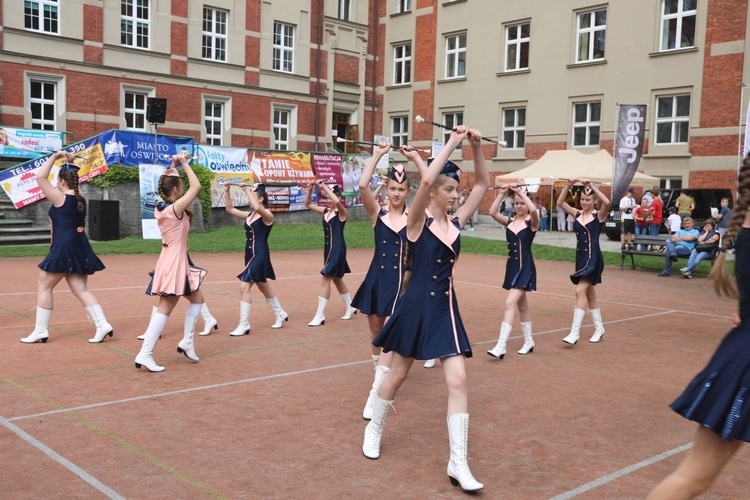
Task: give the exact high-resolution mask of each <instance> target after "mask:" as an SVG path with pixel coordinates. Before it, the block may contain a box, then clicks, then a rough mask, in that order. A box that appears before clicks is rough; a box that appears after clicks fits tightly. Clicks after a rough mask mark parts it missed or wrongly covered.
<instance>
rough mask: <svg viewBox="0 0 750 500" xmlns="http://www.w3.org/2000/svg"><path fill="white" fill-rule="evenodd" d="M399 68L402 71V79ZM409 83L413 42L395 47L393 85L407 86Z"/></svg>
mask: <svg viewBox="0 0 750 500" xmlns="http://www.w3.org/2000/svg"><path fill="white" fill-rule="evenodd" d="M399 51H400V53H399ZM406 52H408V54H406ZM399 68H400V69H401V71H400V74H401V78H400V79H399V77H398V76H399ZM409 83H411V42H407V43H400V44H398V45H394V46H393V85H407V84H409Z"/></svg>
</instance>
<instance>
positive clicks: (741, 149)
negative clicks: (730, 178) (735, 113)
mask: <svg viewBox="0 0 750 500" xmlns="http://www.w3.org/2000/svg"><path fill="white" fill-rule="evenodd" d="M748 85H749V84H747V83H743V84H742V86H741V87H740V123H739V127H738V133H737V136H738V137H737V156H738V157H739V158H738V159H737V175H739V173H740V167H741V166H742V160H743V157H744V156H745V141H743V140H742V118H743V114H744V113H743V111H744V109H745V87H747V86H748ZM745 133H747V130H745Z"/></svg>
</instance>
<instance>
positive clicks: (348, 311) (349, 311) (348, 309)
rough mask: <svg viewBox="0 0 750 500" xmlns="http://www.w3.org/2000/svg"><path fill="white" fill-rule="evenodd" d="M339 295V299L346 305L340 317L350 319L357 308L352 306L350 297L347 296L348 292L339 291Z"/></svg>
mask: <svg viewBox="0 0 750 500" xmlns="http://www.w3.org/2000/svg"><path fill="white" fill-rule="evenodd" d="M339 296H340V297H341V301H342V302H343V303H344V305H345V306H346V312H345V313H344V315H343V316H341V319H352V316H354V315H355V314H357V309H355V308H354V307H352V298H351V297H350V296H349V292H347V293H341V294H339Z"/></svg>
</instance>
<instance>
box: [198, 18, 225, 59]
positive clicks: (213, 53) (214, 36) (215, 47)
mask: <svg viewBox="0 0 750 500" xmlns="http://www.w3.org/2000/svg"><path fill="white" fill-rule="evenodd" d="M201 23H202V24H201V26H202V38H201V57H202V58H203V59H204V60H205V61H216V62H227V46H228V41H229V40H228V36H229V35H228V28H229V11H227V10H224V9H216V8H213V7H203V17H202V20H201ZM207 24H208V26H206V25H207Z"/></svg>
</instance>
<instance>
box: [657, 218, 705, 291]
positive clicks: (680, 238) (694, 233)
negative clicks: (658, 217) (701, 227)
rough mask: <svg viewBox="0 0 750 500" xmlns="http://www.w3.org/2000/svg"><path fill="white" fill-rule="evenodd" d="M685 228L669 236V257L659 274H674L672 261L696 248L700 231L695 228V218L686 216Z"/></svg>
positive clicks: (683, 221) (685, 255) (683, 222)
mask: <svg viewBox="0 0 750 500" xmlns="http://www.w3.org/2000/svg"><path fill="white" fill-rule="evenodd" d="M682 224H683V225H684V226H685V229H680V230H679V231H677V233H676V234H673V235H672V236H670V237H669V238H667V258H666V263H665V264H664V270H663V271H662V272H660V273H659V276H662V277H664V276H669V275H670V274H672V263H674V262H677V259H678V258H679V257H688V256H689V255H690V252H692V251H693V248H695V245H696V243H697V242H698V236H700V233H699V232H698V230H697V229H694V228H693V219H692V218H691V217H685V218H684V219H683V220H682Z"/></svg>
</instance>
